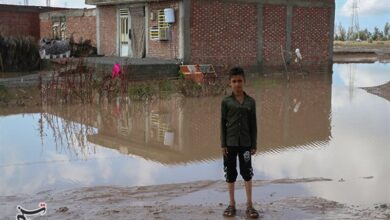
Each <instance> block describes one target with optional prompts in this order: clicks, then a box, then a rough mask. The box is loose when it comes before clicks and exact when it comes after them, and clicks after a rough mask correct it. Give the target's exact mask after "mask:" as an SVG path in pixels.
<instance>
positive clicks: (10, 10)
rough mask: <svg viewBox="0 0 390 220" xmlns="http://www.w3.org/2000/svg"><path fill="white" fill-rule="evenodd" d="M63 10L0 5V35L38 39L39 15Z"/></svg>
mask: <svg viewBox="0 0 390 220" xmlns="http://www.w3.org/2000/svg"><path fill="white" fill-rule="evenodd" d="M63 9H64V8H55V7H43V6H24V5H7V4H0V34H1V35H3V36H32V37H33V38H34V39H35V40H36V41H38V40H39V38H40V21H39V14H40V13H43V12H48V11H57V10H63Z"/></svg>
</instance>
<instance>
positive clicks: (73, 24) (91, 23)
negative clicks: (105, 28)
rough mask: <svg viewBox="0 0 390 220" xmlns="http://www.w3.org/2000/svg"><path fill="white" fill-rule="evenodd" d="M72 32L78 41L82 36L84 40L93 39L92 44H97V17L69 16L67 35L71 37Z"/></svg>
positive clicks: (67, 19)
mask: <svg viewBox="0 0 390 220" xmlns="http://www.w3.org/2000/svg"><path fill="white" fill-rule="evenodd" d="M72 33H73V37H74V40H75V41H76V42H79V39H80V37H81V38H82V39H83V40H91V41H92V45H93V46H96V17H95V16H83V17H67V18H66V36H67V37H70V36H71V34H72Z"/></svg>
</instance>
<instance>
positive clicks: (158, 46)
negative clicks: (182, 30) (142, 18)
mask: <svg viewBox="0 0 390 220" xmlns="http://www.w3.org/2000/svg"><path fill="white" fill-rule="evenodd" d="M164 8H174V9H175V21H176V22H175V24H173V25H172V32H171V33H172V35H171V36H172V38H171V40H169V41H155V40H150V39H149V42H148V43H149V48H148V57H156V58H163V59H175V58H178V57H179V27H180V20H179V14H180V12H179V10H178V9H179V2H178V1H166V2H156V3H154V2H151V3H150V5H149V11H150V12H153V13H155V15H157V11H158V10H162V9H164ZM148 20H149V28H150V27H152V26H157V19H156V20H155V21H151V20H150V19H148ZM147 34H149V31H148V33H147Z"/></svg>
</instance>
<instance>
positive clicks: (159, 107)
mask: <svg viewBox="0 0 390 220" xmlns="http://www.w3.org/2000/svg"><path fill="white" fill-rule="evenodd" d="M306 91H310V92H306ZM248 93H250V94H251V95H252V96H253V97H254V98H255V99H256V102H257V103H258V108H257V111H258V112H257V114H258V115H259V116H260V117H258V125H259V134H258V136H259V146H258V147H259V151H260V152H272V151H280V150H283V149H286V148H291V147H295V146H306V147H315V146H323V145H324V144H326V143H327V142H328V141H329V137H330V117H329V115H330V109H331V107H330V105H331V80H330V77H329V76H327V75H313V76H311V77H308V78H306V79H305V80H301V79H299V80H297V81H296V82H292V83H281V84H278V85H273V86H265V87H257V86H256V85H251V86H250V87H248ZM221 100H222V97H203V98H183V97H182V96H177V95H176V96H173V97H171V98H170V99H167V100H156V101H153V102H146V103H145V102H130V101H128V102H126V103H119V102H118V103H117V104H115V105H108V104H106V105H100V106H99V107H93V106H83V107H82V108H83V111H79V109H80V108H81V106H66V107H60V108H59V107H54V108H48V109H46V111H47V112H48V115H52V116H54V115H55V116H56V117H48V116H47V117H46V119H47V122H48V124H49V125H50V128H52V129H53V133H54V134H56V138H57V137H59V138H64V139H65V141H67V142H69V140H71V141H73V140H77V141H79V142H80V144H79V147H80V148H81V151H83V152H84V151H85V150H84V149H83V148H85V147H86V143H85V139H84V138H85V137H86V139H87V140H88V142H90V143H93V144H96V145H99V146H102V147H107V148H112V149H116V150H118V151H119V152H121V153H123V154H131V155H137V156H140V157H142V158H145V159H149V160H152V161H156V162H159V163H163V164H178V163H188V162H196V161H205V160H215V159H219V158H220V150H219V146H220V141H219V124H220V122H219V120H220V118H219V117H220V115H219V111H220V102H221ZM55 118H61V119H60V120H62V121H61V123H60V124H61V125H62V129H63V131H62V132H61V131H57V128H58V126H53V125H52V124H53V122H55V121H56V120H54V119H55ZM57 120H58V119H57ZM75 122H77V124H82V125H85V126H75ZM92 126H93V127H95V128H96V131H97V132H96V133H95V132H93V131H94V129H92ZM72 128H74V129H77V130H73V131H71V130H70V129H72ZM60 134H64V135H63V136H62V137H61V136H60ZM70 137H74V138H70ZM71 144H72V145H73V144H74V143H71ZM84 154H85V152H84Z"/></svg>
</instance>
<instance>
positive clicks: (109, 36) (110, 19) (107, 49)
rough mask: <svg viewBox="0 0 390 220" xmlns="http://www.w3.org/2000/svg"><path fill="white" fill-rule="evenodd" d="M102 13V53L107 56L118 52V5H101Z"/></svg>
mask: <svg viewBox="0 0 390 220" xmlns="http://www.w3.org/2000/svg"><path fill="white" fill-rule="evenodd" d="M99 10H100V11H99V13H100V54H104V55H106V56H111V55H119V54H117V53H116V47H117V45H116V40H117V39H116V38H117V35H116V31H117V22H116V18H117V14H116V6H99Z"/></svg>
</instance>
